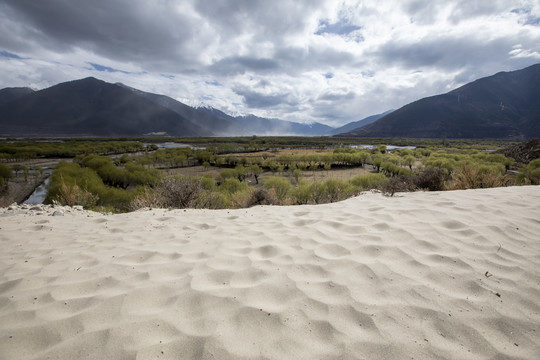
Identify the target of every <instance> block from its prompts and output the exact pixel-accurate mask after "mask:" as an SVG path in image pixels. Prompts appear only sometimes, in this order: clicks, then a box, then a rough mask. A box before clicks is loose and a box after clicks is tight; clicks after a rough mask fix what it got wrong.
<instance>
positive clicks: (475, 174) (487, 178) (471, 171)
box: [451, 162, 510, 189]
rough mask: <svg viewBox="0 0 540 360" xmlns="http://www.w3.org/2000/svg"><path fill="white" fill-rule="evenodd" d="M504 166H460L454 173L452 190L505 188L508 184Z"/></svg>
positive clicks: (468, 163) (467, 164)
mask: <svg viewBox="0 0 540 360" xmlns="http://www.w3.org/2000/svg"><path fill="white" fill-rule="evenodd" d="M504 172H505V170H504V165H502V164H497V165H478V164H473V163H470V162H464V163H462V164H461V168H460V169H459V170H458V171H457V172H456V174H455V177H454V182H453V184H452V186H451V187H452V188H453V189H479V188H493V187H499V186H507V185H508V184H509V182H510V180H509V178H508V176H506V175H505V174H504Z"/></svg>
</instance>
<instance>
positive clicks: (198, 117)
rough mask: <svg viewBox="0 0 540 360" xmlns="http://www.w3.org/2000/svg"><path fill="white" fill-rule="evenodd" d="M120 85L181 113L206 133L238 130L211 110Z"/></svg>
mask: <svg viewBox="0 0 540 360" xmlns="http://www.w3.org/2000/svg"><path fill="white" fill-rule="evenodd" d="M118 85H120V86H123V87H124V88H126V89H129V90H131V91H133V92H134V93H135V94H137V95H139V96H142V97H144V98H145V99H147V100H150V101H152V102H153V103H155V104H158V105H160V106H163V107H165V108H167V109H169V110H172V111H174V112H175V113H177V114H179V115H180V116H182V117H184V118H185V119H188V120H189V121H191V122H192V123H194V124H196V125H197V126H199V127H200V128H202V129H204V131H205V133H206V134H215V135H220V136H225V135H229V134H230V135H234V134H236V132H237V130H238V129H236V128H235V124H233V123H232V122H231V121H229V119H227V118H219V117H216V116H214V115H212V113H211V112H210V113H209V112H207V111H204V110H201V109H197V108H193V107H191V106H188V105H186V104H184V103H182V102H180V101H178V100H175V99H173V98H171V97H168V96H165V95H158V94H154V93H149V92H144V91H141V90H138V89H135V88H132V87H129V86H126V85H124V84H121V83H119V84H118Z"/></svg>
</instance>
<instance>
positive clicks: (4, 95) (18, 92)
mask: <svg viewBox="0 0 540 360" xmlns="http://www.w3.org/2000/svg"><path fill="white" fill-rule="evenodd" d="M33 92H34V90H32V89H30V88H27V87H13V88H5V89H1V90H0V106H2V105H5V104H7V103H10V102H12V101H14V100H17V99H19V98H21V97H23V96H25V95H28V94H31V93H33Z"/></svg>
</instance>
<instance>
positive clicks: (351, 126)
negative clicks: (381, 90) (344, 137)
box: [326, 110, 394, 135]
mask: <svg viewBox="0 0 540 360" xmlns="http://www.w3.org/2000/svg"><path fill="white" fill-rule="evenodd" d="M392 111H394V110H389V111H385V112H383V113H382V114H377V115H371V116H368V117H366V118H363V119H362V120H358V121H353V122H350V123H348V124H345V125H343V126H342V127H339V128H336V129H333V130H331V131H329V132H328V133H326V135H337V134H341V133H346V132H349V131H353V130H358V129H360V128H363V127H364V126H367V125H369V124H373V123H374V122H375V121H377V120H379V119H380V118H382V117H383V116H385V115H388V114H390V113H391V112H392Z"/></svg>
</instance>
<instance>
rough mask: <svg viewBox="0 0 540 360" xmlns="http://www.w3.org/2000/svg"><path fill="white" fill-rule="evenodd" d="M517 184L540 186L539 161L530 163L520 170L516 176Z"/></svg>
mask: <svg viewBox="0 0 540 360" xmlns="http://www.w3.org/2000/svg"><path fill="white" fill-rule="evenodd" d="M517 183H518V184H526V185H540V159H536V160H533V161H531V162H530V163H529V164H528V165H527V166H525V167H523V168H521V169H520V171H519V174H518V176H517Z"/></svg>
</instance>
